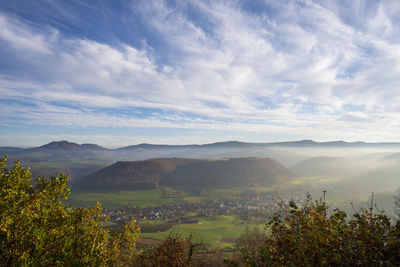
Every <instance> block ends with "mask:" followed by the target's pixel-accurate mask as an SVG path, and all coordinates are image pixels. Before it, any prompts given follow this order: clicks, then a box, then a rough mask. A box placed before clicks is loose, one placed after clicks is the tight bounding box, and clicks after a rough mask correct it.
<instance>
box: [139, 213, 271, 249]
mask: <svg viewBox="0 0 400 267" xmlns="http://www.w3.org/2000/svg"><path fill="white" fill-rule="evenodd" d="M248 226H249V227H250V228H252V227H260V229H263V228H264V226H265V225H264V224H260V225H248ZM245 229H246V224H245V223H244V222H243V221H241V220H238V219H236V218H235V217H234V216H213V217H200V218H199V222H198V223H191V224H176V225H175V226H173V227H172V228H171V229H170V230H168V231H166V232H158V233H141V237H146V238H152V239H158V240H161V239H163V238H165V237H166V236H168V235H170V234H176V235H177V236H180V237H187V236H189V235H192V236H193V239H194V241H195V242H202V243H206V244H209V245H211V247H212V248H216V247H219V248H224V247H233V246H234V241H235V239H237V238H239V237H240V235H241V234H242V233H243V232H244V231H245ZM224 241H225V242H224ZM227 241H229V242H227Z"/></svg>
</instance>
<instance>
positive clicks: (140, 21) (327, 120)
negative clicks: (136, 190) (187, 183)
mask: <svg viewBox="0 0 400 267" xmlns="http://www.w3.org/2000/svg"><path fill="white" fill-rule="evenodd" d="M399 23H400V4H398V2H397V1H344V0H343V1H305V0H304V1H303V0H302V1H268V0H265V1H262V0H254V1H235V0H230V1H219V0H213V1H183V0H181V1H173V0H171V1H156V0H154V1H153V0H152V1H148V0H144V1H140V0H136V1H122V0H121V1H50V0H48V1H46V0H42V1H27V0H15V1H0V114H1V115H0V145H1V146H6V145H7V146H35V145H41V144H44V143H47V142H50V141H53V140H70V141H74V142H78V143H87V142H91V143H97V144H100V145H104V146H106V147H117V146H123V145H130V144H137V143H142V142H147V143H164V144H190V143H209V142H216V141H226V140H239V141H249V142H271V141H282V140H298V139H313V140H317V141H327V140H347V141H358V140H362V141H371V142H380V141H400V44H399V41H400V24H399Z"/></svg>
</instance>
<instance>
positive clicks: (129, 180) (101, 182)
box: [73, 158, 296, 191]
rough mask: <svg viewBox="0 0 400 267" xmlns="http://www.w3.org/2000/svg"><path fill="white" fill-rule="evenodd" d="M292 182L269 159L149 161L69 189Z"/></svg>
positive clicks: (123, 165) (119, 166) (121, 165)
mask: <svg viewBox="0 0 400 267" xmlns="http://www.w3.org/2000/svg"><path fill="white" fill-rule="evenodd" d="M294 178H296V174H294V173H293V172H291V171H290V170H289V169H287V168H286V167H284V166H282V165H281V164H279V163H278V162H276V161H275V160H273V159H270V158H235V159H219V160H195V159H177V158H174V159H151V160H143V161H130V162H128V161H124V162H117V163H115V164H113V165H111V166H108V167H106V168H103V169H101V170H99V171H97V172H95V173H93V174H91V175H89V176H87V177H85V178H84V179H82V180H81V181H79V182H77V183H76V184H74V185H73V188H74V189H76V190H80V191H108V190H124V189H125V190H128V189H129V190H143V189H152V188H157V187H158V186H159V185H166V186H169V187H186V188H190V187H192V188H197V187H234V186H261V185H262V186H268V185H272V184H277V183H281V182H284V181H288V180H291V179H294Z"/></svg>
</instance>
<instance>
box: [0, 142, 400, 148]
mask: <svg viewBox="0 0 400 267" xmlns="http://www.w3.org/2000/svg"><path fill="white" fill-rule="evenodd" d="M255 146H256V147H400V142H381V143H368V142H362V141H357V142H346V141H328V142H316V141H313V140H299V141H285V142H270V143H249V142H240V141H226V142H216V143H209V144H202V145H199V144H188V145H164V144H147V143H142V144H138V145H129V146H124V147H119V148H115V149H107V148H104V147H102V146H99V145H96V144H81V145H79V144H77V143H73V142H69V141H65V140H64V141H53V142H50V143H48V144H45V145H42V146H39V147H33V148H28V149H29V150H31V149H48V150H57V149H68V150H91V151H93V150H110V151H123V150H137V149H173V148H226V147H237V148H244V147H255ZM1 148H4V150H7V151H9V150H11V151H16V150H26V149H24V148H18V147H12V148H11V147H0V151H1Z"/></svg>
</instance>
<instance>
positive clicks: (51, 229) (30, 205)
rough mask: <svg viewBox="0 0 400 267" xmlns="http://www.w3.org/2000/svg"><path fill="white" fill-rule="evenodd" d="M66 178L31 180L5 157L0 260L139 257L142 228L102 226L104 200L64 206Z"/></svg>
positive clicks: (77, 261)
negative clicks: (115, 230)
mask: <svg viewBox="0 0 400 267" xmlns="http://www.w3.org/2000/svg"><path fill="white" fill-rule="evenodd" d="M69 194H70V191H69V188H68V186H67V177H66V176H64V175H59V176H58V177H51V178H50V179H46V178H44V177H37V178H36V179H32V177H31V174H30V172H29V170H27V169H24V168H22V167H21V166H20V163H19V162H18V161H17V162H16V163H15V164H14V166H13V168H12V169H11V170H8V169H7V168H6V157H4V158H3V159H1V160H0V218H1V221H0V259H1V260H0V265H1V266H19V265H29V266H32V265H33V266H56V265H62V266H64V265H67V266H71V265H74V266H81V265H89V266H101V265H109V264H113V265H124V264H123V263H121V259H122V260H125V261H132V260H133V258H134V257H135V256H137V254H138V253H137V251H136V247H135V242H136V240H137V239H138V235H139V228H138V227H137V226H135V225H134V224H133V222H131V223H130V224H128V225H127V226H125V228H124V231H123V232H122V233H120V234H117V235H114V236H115V237H113V235H111V233H110V231H109V230H108V229H105V228H103V227H102V225H103V223H104V221H105V220H107V219H108V218H107V217H106V216H104V215H102V214H101V207H100V204H98V203H97V205H96V206H95V207H93V208H91V209H82V208H79V209H72V208H69V207H67V206H65V205H64V201H65V200H66V199H67V198H68V196H69Z"/></svg>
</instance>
